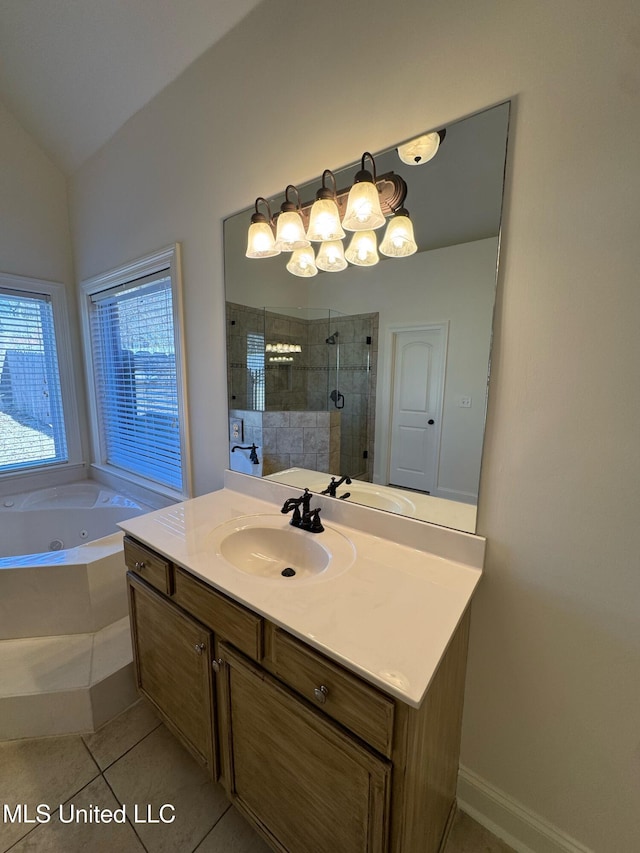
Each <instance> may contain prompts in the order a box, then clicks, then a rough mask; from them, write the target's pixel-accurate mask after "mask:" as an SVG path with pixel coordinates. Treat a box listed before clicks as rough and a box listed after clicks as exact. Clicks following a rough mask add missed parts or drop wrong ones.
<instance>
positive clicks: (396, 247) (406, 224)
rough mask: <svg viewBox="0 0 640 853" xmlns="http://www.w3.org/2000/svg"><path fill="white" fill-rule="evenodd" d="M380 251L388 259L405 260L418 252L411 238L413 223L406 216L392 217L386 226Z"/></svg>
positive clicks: (412, 237)
mask: <svg viewBox="0 0 640 853" xmlns="http://www.w3.org/2000/svg"><path fill="white" fill-rule="evenodd" d="M380 251H381V252H382V254H383V255H386V256H387V257H388V258H406V257H407V256H408V255H413V254H414V252H417V251H418V246H417V244H416V241H415V238H414V236H413V223H412V222H411V220H410V219H409V217H408V216H405V215H403V214H398V215H396V216H392V217H391V219H390V220H389V224H388V225H387V230H386V232H385V235H384V239H383V241H382V243H380Z"/></svg>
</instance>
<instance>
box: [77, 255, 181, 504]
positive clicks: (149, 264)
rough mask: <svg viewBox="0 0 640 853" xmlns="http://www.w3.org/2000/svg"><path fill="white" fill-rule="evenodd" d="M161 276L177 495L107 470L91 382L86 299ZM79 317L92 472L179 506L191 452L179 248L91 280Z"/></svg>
mask: <svg viewBox="0 0 640 853" xmlns="http://www.w3.org/2000/svg"><path fill="white" fill-rule="evenodd" d="M161 273H164V274H165V275H168V276H170V277H171V293H172V313H173V336H174V342H175V343H174V347H175V359H176V382H177V393H178V416H179V421H180V424H179V434H180V458H181V470H182V490H181V491H178V490H177V489H173V488H171V487H170V486H166V485H163V484H162V483H158V482H157V481H155V480H150V479H147V478H146V477H143V476H142V475H140V474H136V473H134V472H132V471H127V470H126V469H124V468H118V467H116V466H115V465H111V464H109V462H107V457H106V446H105V440H104V435H103V430H102V424H101V419H100V414H99V407H98V401H97V398H96V387H95V381H94V376H95V373H94V358H93V345H92V338H91V298H92V296H95V295H96V294H99V293H102V292H104V291H107V290H112V289H113V288H116V287H119V286H122V285H128V284H133V283H135V282H136V280H138V279H141V278H145V277H146V276H150V275H157V274H161ZM80 299H81V306H80V316H81V321H82V339H83V349H84V358H85V369H86V376H87V398H88V409H89V433H90V441H91V455H92V461H91V466H92V467H93V468H95V469H97V470H99V471H102V472H105V473H107V474H109V475H111V476H115V477H119V478H120V479H122V480H126V481H127V482H130V483H135V484H136V485H138V486H142V487H144V488H146V489H149V490H150V491H153V492H156V493H158V494H161V495H163V496H165V497H169V498H172V499H174V500H184V499H185V498H189V497H191V495H192V480H191V452H190V445H189V423H188V411H189V409H188V405H187V379H186V359H185V353H184V323H183V317H184V312H183V309H182V275H181V253H180V244H179V243H175V244H173V245H172V246H168V247H166V248H164V249H160V250H158V251H157V252H153V253H152V254H150V255H145V256H144V257H141V258H138V259H137V260H135V261H131V262H130V263H127V264H124V265H122V266H119V267H116V268H114V269H112V270H109V271H107V272H105V273H101V274H100V275H97V276H93V277H92V278H89V279H86V280H84V281H82V282H81V283H80Z"/></svg>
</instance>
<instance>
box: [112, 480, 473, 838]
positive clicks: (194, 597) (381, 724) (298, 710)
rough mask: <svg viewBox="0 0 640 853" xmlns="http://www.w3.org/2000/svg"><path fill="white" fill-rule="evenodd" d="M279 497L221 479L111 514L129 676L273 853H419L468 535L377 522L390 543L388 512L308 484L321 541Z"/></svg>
mask: <svg viewBox="0 0 640 853" xmlns="http://www.w3.org/2000/svg"><path fill="white" fill-rule="evenodd" d="M246 481H251V482H250V485H247V483H246ZM239 488H240V489H247V490H248V491H249V492H251V494H248V493H247V492H246V491H245V492H242V491H237V490H236V489H239ZM256 490H258V491H259V492H261V495H260V497H256ZM291 495H292V490H291V488H290V487H284V486H282V485H280V484H268V483H267V482H265V481H256V480H255V479H254V478H251V477H243V476H242V475H230V476H228V478H227V487H226V488H225V489H223V490H221V491H219V492H214V493H212V494H211V495H205V496H203V497H201V498H196V499H194V500H192V501H187V502H185V503H184V504H178V505H176V506H175V507H169V508H167V509H164V510H160V511H158V512H155V513H151V514H149V515H147V516H143V517H140V518H137V519H132V520H131V521H127V522H125V523H124V524H123V525H122V526H123V527H124V528H125V531H126V533H127V536H126V537H125V559H126V563H127V568H128V575H127V577H128V586H129V600H130V614H131V626H132V634H133V645H134V658H135V665H136V673H137V679H138V686H139V689H140V691H141V692H142V693H143V694H144V695H145V696H147V698H148V699H149V700H150V701H151V702H152V703H153V705H154V706H155V707H156V709H157V710H158V712H159V714H160V715H161V717H162V719H163V720H164V721H165V722H166V724H167V725H168V726H169V728H170V729H171V730H172V731H173V732H174V733H175V734H176V736H177V737H178V738H179V739H180V740H181V741H182V743H183V744H184V745H185V746H186V747H187V748H188V749H189V750H190V752H191V753H192V754H193V755H194V756H195V758H196V759H197V760H198V761H199V762H200V763H201V764H202V765H204V766H205V767H206V768H207V770H208V772H209V773H210V774H211V776H212V777H213V778H214V779H219V780H220V781H221V783H222V784H223V786H224V788H225V789H226V791H227V794H228V796H229V798H230V799H231V801H232V802H233V803H234V804H235V805H236V806H237V808H238V809H239V810H240V811H241V812H242V813H243V814H244V815H245V816H246V817H247V818H248V819H249V821H250V822H251V823H252V825H253V826H254V827H255V828H256V829H257V830H258V832H260V834H261V835H262V836H263V837H264V838H265V839H266V841H267V842H268V843H269V844H270V845H271V846H272V847H273V849H274V850H279V851H289V853H326V851H329V850H330V851H332V853H359V851H363V853H364V851H367V853H385V851H389V853H414V852H415V853H418V851H420V853H435V851H437V850H439V849H440V845H441V843H442V842H443V840H444V839H446V834H447V830H448V825H449V821H450V818H451V816H452V814H453V809H454V807H455V793H456V781H457V771H458V756H459V745H460V730H461V722H462V704H463V693H464V679H465V666H466V652H467V640H468V628H469V602H470V599H471V596H472V594H473V590H474V589H475V586H476V584H477V582H478V580H479V577H480V574H481V565H482V558H483V554H484V540H482V539H481V538H480V537H475V536H469V535H468V534H456V533H455V532H454V531H446V530H444V529H442V528H439V529H438V528H430V527H429V526H425V525H424V524H423V525H421V527H422V529H423V532H422V535H421V532H420V530H419V529H418V527H416V525H418V526H420V523H419V522H415V521H413V520H410V519H394V521H393V527H394V529H397V530H398V531H399V535H400V537H401V538H400V541H402V542H407V541H409V542H411V547H409V546H407V545H399V544H397V543H394V542H393V541H392V539H391V538H385V534H386V533H388V532H389V529H391V528H390V527H389V518H390V517H388V514H385V513H381V512H379V511H377V510H369V509H365V508H363V507H344V506H343V504H344V502H337V501H330V500H325V501H324V502H323V501H322V499H317V498H315V497H314V506H317V505H321V506H322V515H323V522H324V524H325V527H326V529H327V533H328V534H329V536H328V538H327V540H325V543H327V542H328V544H322V537H323V536H324V533H320V534H311V533H308V532H305V531H301V530H294V529H292V528H290V527H288V521H289V519H288V518H287V517H286V516H284V515H281V514H280V512H279V511H280V507H281V506H282V503H283V500H284V499H286V498H287V497H290V496H291ZM265 498H266V500H265ZM332 516H333V517H332ZM345 521H346V522H347V523H345ZM397 525H399V526H400V527H397ZM412 525H413V527H412ZM367 528H368V530H369V531H371V530H373V529H376V530H377V531H378V532H379V533H381V534H382V535H375V536H374V535H372V533H371V532H368V531H367ZM400 528H402V529H400ZM265 531H271V532H270V533H268V534H266V533H265ZM424 531H426V533H425V532H424ZM254 533H255V535H256V536H257V539H254ZM456 536H458V537H460V536H462V537H466V539H463V540H462V541H460V540H456V539H455V537H456ZM452 537H454V538H452ZM421 538H422V539H424V540H426V541H427V544H428V545H429V547H430V548H431V547H432V546H434V545H436V546H438V547H439V548H440V549H441V550H443V551H444V552H445V556H441V555H439V554H437V553H436V554H434V553H433V550H426V549H425V550H421V549H420V548H419V547H415V543H414V541H413V540H419V539H421ZM429 540H430V541H429ZM257 541H263V542H264V543H265V546H264V549H262V550H263V551H264V552H265V553H264V554H262V553H260V554H258V557H257V559H258V564H259V565H256V562H255V558H254V556H247V555H249V554H250V553H253V552H255V551H258V550H260V549H257V548H256V547H254V544H253V543H254V542H257ZM229 543H232V544H233V548H231V549H229ZM238 543H240V544H239V545H238ZM312 543H313V544H312ZM280 549H282V550H283V552H284V553H285V562H289V563H293V562H295V561H298V562H299V564H300V566H301V568H302V571H301V572H300V575H299V576H290V577H289V576H287V575H284V576H283V575H282V574H281V572H280V565H279V564H278V562H277V559H276V557H277V552H278V551H279V550H280ZM446 552H449V554H448V555H447V553H446ZM274 553H275V556H274ZM265 554H266V557H265ZM323 554H324V556H323ZM452 554H453V556H455V557H456V559H452V558H451V555H452ZM309 555H310V556H309ZM461 558H463V559H461ZM308 560H310V562H308V563H307V561H308ZM478 562H479V563H480V565H474V564H477V563H478ZM305 568H308V571H305Z"/></svg>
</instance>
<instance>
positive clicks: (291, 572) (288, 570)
mask: <svg viewBox="0 0 640 853" xmlns="http://www.w3.org/2000/svg"><path fill="white" fill-rule="evenodd" d="M295 573H296V570H295V569H292V568H286V569H283V570H282V571H281V572H280V574H281V575H282V577H283V578H292V577H293V576H294V575H295Z"/></svg>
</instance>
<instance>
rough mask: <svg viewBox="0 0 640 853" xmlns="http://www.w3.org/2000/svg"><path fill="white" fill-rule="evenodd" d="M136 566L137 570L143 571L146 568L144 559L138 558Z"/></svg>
mask: <svg viewBox="0 0 640 853" xmlns="http://www.w3.org/2000/svg"><path fill="white" fill-rule="evenodd" d="M135 567H136V571H138V572H141V571H142V570H143V569H144V560H136V562H135Z"/></svg>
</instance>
